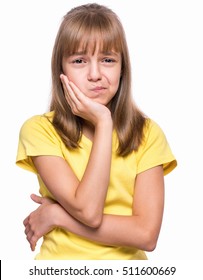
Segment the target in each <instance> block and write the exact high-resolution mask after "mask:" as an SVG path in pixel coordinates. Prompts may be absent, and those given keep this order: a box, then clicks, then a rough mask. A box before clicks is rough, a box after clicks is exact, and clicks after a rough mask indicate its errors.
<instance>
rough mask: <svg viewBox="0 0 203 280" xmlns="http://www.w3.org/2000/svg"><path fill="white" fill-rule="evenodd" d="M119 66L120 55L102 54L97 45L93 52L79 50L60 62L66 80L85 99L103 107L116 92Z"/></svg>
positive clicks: (119, 71)
mask: <svg viewBox="0 0 203 280" xmlns="http://www.w3.org/2000/svg"><path fill="white" fill-rule="evenodd" d="M121 64H122V63H121V54H120V53H116V52H114V51H112V52H108V53H103V52H101V51H100V48H99V45H97V46H96V48H95V51H94V52H93V51H92V49H91V48H89V49H88V51H87V52H83V51H82V49H81V50H80V49H79V51H78V52H77V53H75V54H73V55H71V56H69V57H64V58H63V61H62V67H63V72H64V74H65V75H66V76H67V77H68V79H69V80H70V81H72V82H73V83H74V84H75V85H76V86H77V87H78V88H79V89H80V90H81V91H82V92H83V93H84V94H85V95H86V96H87V97H89V98H91V99H92V100H94V101H96V102H98V103H100V104H103V105H108V104H109V102H110V101H111V99H112V98H113V97H114V95H115V94H116V92H117V90H118V87H119V83H120V76H121Z"/></svg>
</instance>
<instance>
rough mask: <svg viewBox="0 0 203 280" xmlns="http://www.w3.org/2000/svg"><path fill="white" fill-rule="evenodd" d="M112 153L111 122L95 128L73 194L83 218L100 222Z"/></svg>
mask: <svg viewBox="0 0 203 280" xmlns="http://www.w3.org/2000/svg"><path fill="white" fill-rule="evenodd" d="M111 153H112V122H111V121H108V120H107V121H106V123H101V124H99V126H98V127H96V128H95V134H94V139H93V145H92V150H91V153H90V157H89V161H88V164H87V167H86V170H85V172H84V176H83V177H82V179H81V181H80V183H79V184H78V187H77V189H76V194H75V205H80V207H81V210H82V211H81V212H83V210H84V212H85V216H87V217H90V216H93V217H92V219H93V220H94V221H95V223H97V220H98V222H99V220H100V221H101V218H102V215H103V207H104V202H105V199H106V193H107V188H108V185H109V178H110V169H111Z"/></svg>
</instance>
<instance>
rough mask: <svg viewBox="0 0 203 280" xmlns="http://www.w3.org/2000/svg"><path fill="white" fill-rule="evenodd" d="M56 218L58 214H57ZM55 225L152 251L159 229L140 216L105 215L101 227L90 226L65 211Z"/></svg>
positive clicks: (105, 241)
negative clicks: (153, 227)
mask: <svg viewBox="0 0 203 280" xmlns="http://www.w3.org/2000/svg"><path fill="white" fill-rule="evenodd" d="M55 218H56V216H55ZM55 226H58V227H61V228H64V229H66V230H68V231H70V232H72V233H74V234H77V235H79V236H81V237H85V238H87V239H90V240H92V241H95V242H99V243H102V244H105V245H110V246H126V247H134V248H138V249H141V250H146V251H151V250H153V249H154V248H155V246H156V242H157V239H158V234H159V229H158V230H157V229H156V230H151V229H150V226H149V227H147V226H144V222H143V220H141V219H140V218H139V217H138V216H119V215H104V216H103V220H102V224H101V225H100V227H99V228H96V229H94V228H90V227H88V226H86V225H84V224H82V223H80V222H78V221H77V220H75V219H74V218H73V217H71V216H70V215H69V214H68V213H66V212H65V211H63V212H62V213H61V214H60V216H58V217H57V221H56V222H55Z"/></svg>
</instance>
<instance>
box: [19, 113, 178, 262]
mask: <svg viewBox="0 0 203 280" xmlns="http://www.w3.org/2000/svg"><path fill="white" fill-rule="evenodd" d="M52 117H53V112H50V113H47V114H45V115H42V116H34V117H32V118H31V119H29V120H27V121H26V122H25V123H24V125H23V126H22V128H21V131H20V137H19V146H18V152H17V159H16V164H17V165H18V166H20V167H22V168H24V169H26V170H29V171H32V172H34V173H37V172H36V169H35V167H34V165H33V163H32V160H31V157H32V156H38V155H54V156H60V157H63V158H64V159H65V160H66V161H67V162H68V163H69V165H70V166H71V168H72V169H73V171H74V172H75V174H76V175H77V177H78V178H79V179H81V178H82V176H83V173H84V170H85V167H86V164H87V162H88V158H89V154H90V151H91V146H92V142H91V141H90V140H89V139H88V138H86V137H85V136H84V135H83V136H82V139H81V143H80V146H81V148H80V149H77V150H68V149H67V148H66V147H65V145H64V143H63V142H62V141H61V139H60V137H59V135H58V134H57V132H56V131H55V129H54V127H53V126H52V123H51V119H52ZM116 148H117V136H116V133H115V132H114V133H113V148H112V165H111V176H110V184H109V188H108V193H107V198H106V203H105V208H104V213H105V214H118V215H131V214H132V201H133V189H134V181H135V177H136V175H137V174H138V173H140V172H142V171H144V170H147V169H149V168H151V167H154V166H156V165H160V164H163V167H164V174H167V173H169V172H170V171H172V170H173V169H174V168H175V166H176V160H175V158H174V156H173V154H172V152H171V149H170V147H169V145H168V143H167V140H166V138H165V135H164V133H163V132H162V130H161V129H160V127H159V126H158V125H157V124H156V123H155V122H154V121H152V120H149V121H148V125H147V126H146V128H145V141H144V142H143V144H142V146H140V148H139V150H138V151H137V152H132V153H131V154H130V155H128V156H127V157H120V156H117V155H116ZM38 180H39V185H40V194H41V195H42V196H49V197H52V195H51V194H50V193H49V191H48V190H47V188H46V186H45V185H44V184H43V182H42V180H41V179H40V178H39V176H38ZM146 258H147V257H146V254H145V252H143V251H141V250H137V249H135V248H125V247H113V246H106V245H102V244H99V243H96V242H92V241H90V240H87V239H85V238H81V237H79V236H77V235H75V234H72V233H70V232H67V231H65V230H62V229H59V228H56V229H54V230H53V231H51V232H50V233H48V234H47V235H46V236H45V237H44V240H43V243H42V246H41V249H40V253H39V254H38V255H37V256H36V259H90V260H94V259H97V260H99V259H100V260H105V259H112V260H113V259H114V260H116V259H126V260H127V259H146Z"/></svg>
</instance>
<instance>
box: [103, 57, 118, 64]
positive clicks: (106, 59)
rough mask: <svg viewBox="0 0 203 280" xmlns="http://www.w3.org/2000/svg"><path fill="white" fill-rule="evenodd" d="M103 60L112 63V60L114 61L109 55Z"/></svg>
mask: <svg viewBox="0 0 203 280" xmlns="http://www.w3.org/2000/svg"><path fill="white" fill-rule="evenodd" d="M103 62H106V63H112V62H115V59H113V58H110V57H106V58H104V59H103Z"/></svg>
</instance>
